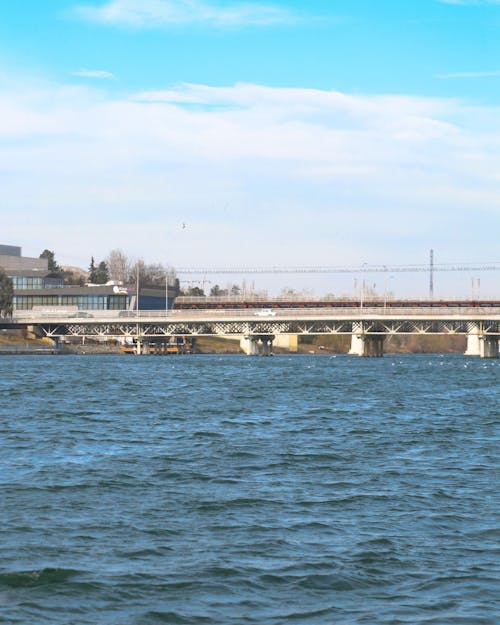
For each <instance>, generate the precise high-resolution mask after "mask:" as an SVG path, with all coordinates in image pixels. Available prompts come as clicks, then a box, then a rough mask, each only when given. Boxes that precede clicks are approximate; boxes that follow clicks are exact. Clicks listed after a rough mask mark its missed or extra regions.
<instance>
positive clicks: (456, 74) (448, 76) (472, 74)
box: [436, 70, 500, 80]
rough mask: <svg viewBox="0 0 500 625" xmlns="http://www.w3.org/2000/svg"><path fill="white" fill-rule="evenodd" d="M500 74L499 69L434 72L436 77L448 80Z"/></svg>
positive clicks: (488, 76)
mask: <svg viewBox="0 0 500 625" xmlns="http://www.w3.org/2000/svg"><path fill="white" fill-rule="evenodd" d="M498 76H500V70H492V71H485V72H450V73H448V74H436V78H439V79H440V80H448V79H452V78H495V77H498Z"/></svg>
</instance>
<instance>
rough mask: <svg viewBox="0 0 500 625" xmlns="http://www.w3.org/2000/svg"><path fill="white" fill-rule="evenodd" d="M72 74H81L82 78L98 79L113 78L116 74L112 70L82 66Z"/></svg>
mask: <svg viewBox="0 0 500 625" xmlns="http://www.w3.org/2000/svg"><path fill="white" fill-rule="evenodd" d="M71 75H72V76H79V77H80V78H96V79H98V80H111V79H113V78H114V77H115V76H114V74H112V73H111V72H108V71H106V70H102V69H85V68H82V69H80V70H78V71H77V72H72V73H71Z"/></svg>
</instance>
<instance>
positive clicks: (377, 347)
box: [363, 334, 384, 358]
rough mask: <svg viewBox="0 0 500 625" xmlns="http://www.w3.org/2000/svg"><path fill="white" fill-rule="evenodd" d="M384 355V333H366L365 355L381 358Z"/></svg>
mask: <svg viewBox="0 0 500 625" xmlns="http://www.w3.org/2000/svg"><path fill="white" fill-rule="evenodd" d="M383 355H384V335H383V334H373V335H368V336H367V335H365V340H364V353H363V356H366V357H368V358H381V357H382V356H383Z"/></svg>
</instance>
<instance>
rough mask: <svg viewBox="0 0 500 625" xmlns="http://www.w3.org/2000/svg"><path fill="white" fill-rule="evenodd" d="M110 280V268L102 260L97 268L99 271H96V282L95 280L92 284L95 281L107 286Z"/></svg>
mask: <svg viewBox="0 0 500 625" xmlns="http://www.w3.org/2000/svg"><path fill="white" fill-rule="evenodd" d="M108 280H109V271H108V266H107V265H106V263H105V262H104V261H103V260H101V262H100V263H99V265H98V266H97V269H96V270H95V280H93V281H92V282H94V281H95V283H96V284H106V282H107V281H108Z"/></svg>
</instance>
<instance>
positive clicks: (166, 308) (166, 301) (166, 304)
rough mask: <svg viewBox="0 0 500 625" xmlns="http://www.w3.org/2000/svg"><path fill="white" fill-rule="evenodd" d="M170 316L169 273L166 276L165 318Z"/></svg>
mask: <svg viewBox="0 0 500 625" xmlns="http://www.w3.org/2000/svg"><path fill="white" fill-rule="evenodd" d="M167 316H168V273H166V274H165V317H167Z"/></svg>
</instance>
